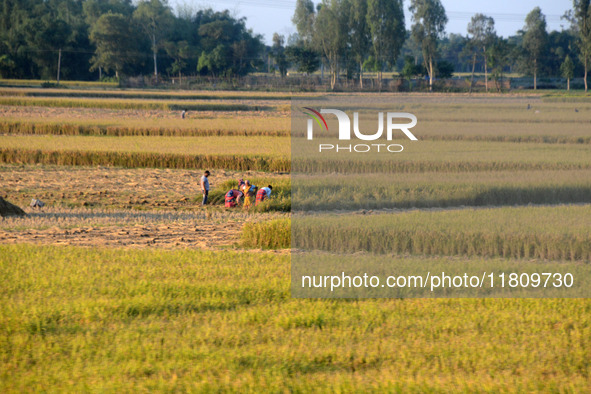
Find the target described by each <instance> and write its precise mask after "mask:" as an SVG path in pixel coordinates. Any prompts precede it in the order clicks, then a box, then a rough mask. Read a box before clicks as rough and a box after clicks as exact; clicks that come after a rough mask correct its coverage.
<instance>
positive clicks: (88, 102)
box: [0, 97, 286, 111]
mask: <svg viewBox="0 0 591 394" xmlns="http://www.w3.org/2000/svg"><path fill="white" fill-rule="evenodd" d="M0 105H12V106H25V107H62V108H106V109H143V110H154V109H159V110H170V111H182V110H183V109H186V110H189V111H264V110H269V109H272V108H273V107H271V106H268V105H259V104H254V105H248V104H242V103H240V102H236V103H233V104H230V103H224V102H220V103H211V102H201V103H196V102H190V101H187V102H184V101H178V100H177V101H168V102H165V101H162V100H147V99H146V100H143V99H100V98H47V97H0ZM285 107H286V105H283V106H278V108H280V109H281V108H283V110H284V109H285Z"/></svg>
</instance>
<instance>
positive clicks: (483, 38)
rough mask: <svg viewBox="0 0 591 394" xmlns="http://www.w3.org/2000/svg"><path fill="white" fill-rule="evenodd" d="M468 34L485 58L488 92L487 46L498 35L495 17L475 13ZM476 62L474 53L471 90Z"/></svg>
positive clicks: (485, 76)
mask: <svg viewBox="0 0 591 394" xmlns="http://www.w3.org/2000/svg"><path fill="white" fill-rule="evenodd" d="M468 34H470V35H471V36H472V37H470V41H471V43H472V45H473V47H474V48H476V49H478V50H479V51H481V52H482V56H483V58H484V86H485V89H486V91H487V92H488V67H487V64H488V62H487V59H486V54H487V52H486V48H487V47H488V46H489V45H490V44H492V42H493V41H494V39H495V36H496V32H495V21H494V19H493V18H491V17H489V16H486V15H484V14H476V15H474V16H473V17H472V19H471V20H470V23H469V24H468ZM475 64H476V53H474V56H473V58H472V77H471V79H470V81H471V82H470V91H472V81H473V80H474V66H475Z"/></svg>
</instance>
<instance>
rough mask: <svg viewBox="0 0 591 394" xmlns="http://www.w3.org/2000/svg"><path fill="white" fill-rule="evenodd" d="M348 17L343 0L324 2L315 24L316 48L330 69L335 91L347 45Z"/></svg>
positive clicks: (331, 86)
mask: <svg viewBox="0 0 591 394" xmlns="http://www.w3.org/2000/svg"><path fill="white" fill-rule="evenodd" d="M347 20H348V19H347V15H346V12H345V8H344V7H343V6H342V0H323V2H322V7H321V8H320V10H319V11H318V15H317V16H316V21H315V23H314V42H315V46H316V47H317V48H318V50H319V51H320V52H321V53H322V55H323V56H324V58H325V59H326V62H327V64H328V67H329V69H330V75H331V79H330V88H331V89H333V90H334V88H335V86H336V84H337V81H338V75H339V66H340V61H341V56H342V55H343V52H344V50H345V46H346V44H347Z"/></svg>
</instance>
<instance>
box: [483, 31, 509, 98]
mask: <svg viewBox="0 0 591 394" xmlns="http://www.w3.org/2000/svg"><path fill="white" fill-rule="evenodd" d="M486 52H487V57H486V59H487V62H488V66H489V67H490V71H491V73H492V79H493V81H494V82H495V86H496V88H497V91H498V92H500V91H501V90H502V87H503V70H504V69H505V67H506V65H507V61H508V60H509V54H510V53H511V48H510V46H509V44H508V43H507V40H505V39H503V38H502V37H496V38H495V39H494V40H493V41H491V42H490V43H489V46H488V48H487V50H486Z"/></svg>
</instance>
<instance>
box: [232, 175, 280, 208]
mask: <svg viewBox="0 0 591 394" xmlns="http://www.w3.org/2000/svg"><path fill="white" fill-rule="evenodd" d="M272 191H273V186H271V185H268V186H267V187H262V188H260V189H259V188H258V187H257V186H256V185H253V184H251V183H250V181H249V180H248V179H247V180H246V181H245V180H243V179H241V180H240V181H239V182H238V189H230V190H228V192H227V193H226V196H225V206H226V208H235V207H237V206H239V205H240V204H242V206H243V208H246V209H248V208H250V207H251V206H252V204H253V202H254V205H255V206H256V205H259V204H260V203H261V202H263V201H265V200H266V199H267V198H270V197H271V192H272Z"/></svg>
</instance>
